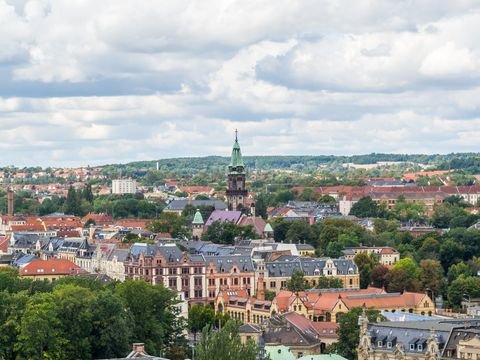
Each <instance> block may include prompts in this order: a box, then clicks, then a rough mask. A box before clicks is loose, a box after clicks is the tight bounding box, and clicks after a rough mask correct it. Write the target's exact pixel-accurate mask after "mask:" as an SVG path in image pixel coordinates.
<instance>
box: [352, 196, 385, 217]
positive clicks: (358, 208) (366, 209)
mask: <svg viewBox="0 0 480 360" xmlns="http://www.w3.org/2000/svg"><path fill="white" fill-rule="evenodd" d="M350 215H353V216H356V217H359V218H366V217H377V215H378V205H377V203H376V202H375V201H373V200H372V198H371V197H370V196H365V197H362V198H361V199H360V200H358V201H357V202H356V203H355V204H353V206H352V209H351V210H350Z"/></svg>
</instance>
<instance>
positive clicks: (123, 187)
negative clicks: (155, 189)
mask: <svg viewBox="0 0 480 360" xmlns="http://www.w3.org/2000/svg"><path fill="white" fill-rule="evenodd" d="M136 192H137V182H136V181H135V180H133V179H116V180H112V194H135V193H136Z"/></svg>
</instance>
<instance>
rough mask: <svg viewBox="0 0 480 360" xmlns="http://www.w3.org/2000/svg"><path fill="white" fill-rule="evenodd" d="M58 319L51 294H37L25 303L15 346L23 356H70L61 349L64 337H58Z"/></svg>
mask: <svg viewBox="0 0 480 360" xmlns="http://www.w3.org/2000/svg"><path fill="white" fill-rule="evenodd" d="M60 326H61V320H60V318H59V316H58V311H57V307H56V305H55V300H54V297H53V295H52V294H37V295H35V296H34V297H32V298H31V299H30V301H29V302H28V304H27V305H26V308H25V312H24V313H23V315H22V318H21V321H20V323H19V325H18V328H17V331H18V340H17V343H16V344H15V348H16V350H17V351H18V354H19V357H20V358H25V359H45V358H46V359H66V358H70V359H74V358H77V357H69V356H68V355H67V353H66V352H65V349H64V346H65V345H68V340H67V339H64V338H62V336H61V332H60V331H59V327H60Z"/></svg>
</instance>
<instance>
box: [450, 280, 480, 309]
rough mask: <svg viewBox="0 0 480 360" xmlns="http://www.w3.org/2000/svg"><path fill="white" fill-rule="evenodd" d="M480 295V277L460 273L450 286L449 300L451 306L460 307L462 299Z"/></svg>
mask: <svg viewBox="0 0 480 360" xmlns="http://www.w3.org/2000/svg"><path fill="white" fill-rule="evenodd" d="M479 296H480V278H478V277H473V276H464V275H460V277H459V278H457V279H455V280H453V281H452V283H451V284H450V286H449V287H448V301H449V303H450V305H451V306H453V307H459V306H460V304H461V302H462V300H464V299H465V298H466V299H469V298H476V297H479Z"/></svg>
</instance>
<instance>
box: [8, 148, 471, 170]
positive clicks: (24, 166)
mask: <svg viewBox="0 0 480 360" xmlns="http://www.w3.org/2000/svg"><path fill="white" fill-rule="evenodd" d="M372 155H378V156H382V155H386V156H411V157H413V156H455V155H458V156H480V151H479V152H448V153H432V154H425V153H383V152H373V153H361V154H350V155H344V154H315V155H312V154H289V155H285V154H279V155H248V154H244V153H243V151H242V156H243V158H261V157H330V156H331V157H337V158H342V157H346V158H349V157H362V156H372ZM229 157H230V155H198V156H176V157H166V158H157V159H141V160H132V161H126V162H117V163H102V164H83V165H82V164H79V165H72V166H70V165H68V166H59V165H52V164H50V165H48V164H47V165H40V164H37V165H15V164H9V165H0V168H8V167H11V166H13V167H14V168H33V167H41V168H42V169H46V168H49V167H50V168H85V167H88V166H90V167H105V166H119V165H129V164H133V163H141V162H152V163H155V162H157V161H166V160H178V159H186V160H188V159H192V160H194V159H203V158H223V159H228V158H229ZM403 161H404V160H377V162H403ZM355 164H357V163H355ZM368 164H374V163H359V164H358V165H368Z"/></svg>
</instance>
